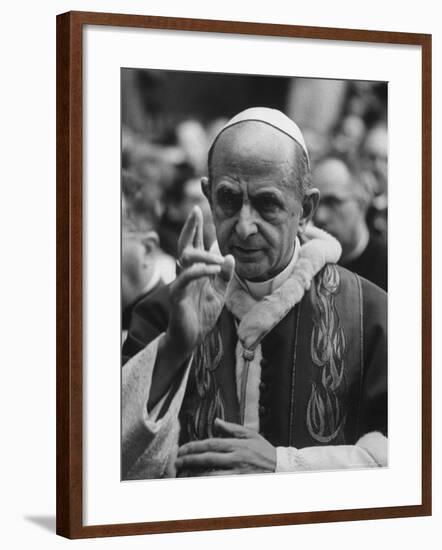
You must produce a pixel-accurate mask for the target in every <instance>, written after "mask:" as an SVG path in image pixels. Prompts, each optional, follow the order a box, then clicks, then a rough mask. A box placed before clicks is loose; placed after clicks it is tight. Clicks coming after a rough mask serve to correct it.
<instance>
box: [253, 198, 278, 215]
mask: <svg viewBox="0 0 442 550" xmlns="http://www.w3.org/2000/svg"><path fill="white" fill-rule="evenodd" d="M253 203H254V207H255V208H256V209H257V210H258V211H259V212H263V213H264V214H272V213H274V212H277V211H278V210H279V204H278V203H277V202H276V201H275V200H274V199H273V198H268V197H259V198H256V199H255V200H254V201H253Z"/></svg>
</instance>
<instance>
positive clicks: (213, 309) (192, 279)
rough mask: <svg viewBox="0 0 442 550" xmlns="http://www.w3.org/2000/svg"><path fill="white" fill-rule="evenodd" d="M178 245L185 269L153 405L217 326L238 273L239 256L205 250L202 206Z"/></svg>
mask: <svg viewBox="0 0 442 550" xmlns="http://www.w3.org/2000/svg"><path fill="white" fill-rule="evenodd" d="M178 249H179V262H180V264H181V268H182V270H181V272H180V273H179V275H178V277H177V278H176V279H175V281H174V282H173V283H172V284H171V286H170V302H171V308H170V316H169V324H168V327H167V330H166V333H165V335H164V337H163V338H162V340H161V342H160V344H159V348H158V355H157V360H156V363H155V368H154V371H153V377H152V386H151V390H150V394H149V402H148V410H151V409H152V408H153V407H154V406H155V405H156V403H158V401H159V400H160V398H161V397H162V396H163V395H164V394H165V393H166V392H167V390H168V389H169V388H170V386H171V384H172V382H173V380H174V378H175V376H176V374H177V373H178V372H179V371H180V368H181V367H182V366H183V365H184V364H185V362H186V360H187V359H189V358H190V356H191V355H192V353H193V351H194V349H195V347H196V346H197V345H198V344H199V343H200V342H201V341H202V339H203V338H204V337H205V336H206V334H207V333H208V332H210V331H211V330H212V328H213V327H214V325H215V323H216V321H217V319H218V317H219V315H220V313H221V310H222V308H223V306H224V301H225V298H226V293H227V289H228V287H229V283H230V281H231V280H232V277H233V270H234V265H235V261H234V259H233V256H230V255H228V256H226V257H223V256H220V255H218V254H212V253H210V252H207V251H206V250H204V244H203V215H202V212H201V210H200V209H199V208H198V207H197V206H196V207H195V208H194V209H193V211H192V213H191V214H190V216H189V217H188V219H187V221H186V223H185V225H184V227H183V230H182V232H181V235H180V238H179V241H178Z"/></svg>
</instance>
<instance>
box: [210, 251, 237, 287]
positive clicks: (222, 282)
mask: <svg viewBox="0 0 442 550" xmlns="http://www.w3.org/2000/svg"><path fill="white" fill-rule="evenodd" d="M234 268H235V259H234V257H233V256H232V255H230V254H228V255H227V256H225V258H224V263H223V265H222V266H221V271H220V272H219V274H218V275H217V276H216V277H215V281H214V283H215V287H216V289H217V290H218V292H221V293H222V294H224V293H225V292H226V291H227V288H228V286H229V284H230V281H231V280H232V277H233V270H234Z"/></svg>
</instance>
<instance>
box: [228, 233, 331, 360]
mask: <svg viewBox="0 0 442 550" xmlns="http://www.w3.org/2000/svg"><path fill="white" fill-rule="evenodd" d="M304 236H305V238H307V239H310V240H309V241H308V242H306V243H305V244H304V245H303V246H301V250H300V253H299V259H298V261H297V262H296V264H295V267H294V269H293V271H292V274H291V275H290V277H289V278H288V279H287V280H286V281H285V282H284V283H283V284H282V285H281V286H280V287H279V288H277V289H276V290H275V291H274V292H273V293H272V294H270V295H269V296H266V297H264V298H263V299H262V300H259V301H257V300H255V299H254V298H253V297H252V296H250V294H249V293H248V292H246V291H245V290H244V289H243V288H242V286H241V285H240V284H239V282H238V281H237V280H236V279H233V280H232V283H231V285H230V288H229V293H228V296H227V299H226V306H227V308H228V309H229V310H230V311H231V312H232V313H233V314H234V315H235V317H236V318H237V319H239V320H240V323H239V326H238V338H239V339H240V340H241V342H242V345H243V346H244V348H246V349H251V350H253V349H255V348H256V347H257V345H258V344H259V342H260V341H261V340H262V339H263V338H264V337H265V336H266V335H267V334H268V333H269V332H270V331H271V330H272V329H273V328H274V327H275V326H276V325H277V324H278V323H279V321H281V319H283V318H284V317H285V316H286V315H287V313H288V312H289V311H290V310H291V309H292V308H293V307H294V306H295V305H296V304H297V303H299V302H300V301H301V300H302V298H303V296H304V294H305V292H306V290H308V289H309V288H310V285H311V282H312V279H313V277H314V276H315V275H316V274H317V273H318V272H319V271H320V270H321V269H322V268H323V267H324V266H325V265H326V264H327V263H336V262H337V261H338V260H339V257H340V255H341V250H342V249H341V245H340V244H339V243H338V241H337V240H336V239H335V238H334V237H332V236H331V235H329V234H328V233H326V232H325V231H322V230H321V229H318V228H317V227H309V228H307V229H306V231H305V234H304Z"/></svg>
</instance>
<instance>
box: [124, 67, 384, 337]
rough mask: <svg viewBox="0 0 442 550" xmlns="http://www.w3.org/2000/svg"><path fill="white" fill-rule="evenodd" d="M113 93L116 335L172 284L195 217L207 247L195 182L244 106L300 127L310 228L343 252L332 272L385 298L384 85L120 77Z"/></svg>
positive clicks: (207, 226)
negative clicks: (143, 302) (118, 220)
mask: <svg viewBox="0 0 442 550" xmlns="http://www.w3.org/2000/svg"><path fill="white" fill-rule="evenodd" d="M121 91H122V135H121V140H122V141H121V146H122V305H123V330H127V328H128V324H129V322H130V317H131V315H132V311H133V306H134V304H136V303H137V302H138V301H139V300H140V298H142V297H144V296H146V295H147V294H149V293H151V292H153V291H154V290H155V289H156V288H158V287H159V286H161V285H163V284H167V283H168V282H170V281H172V280H173V278H174V277H175V259H176V258H177V243H178V237H179V234H180V231H181V228H182V226H183V224H184V222H185V220H186V218H187V216H188V215H189V213H190V211H191V210H192V208H193V207H194V205H198V206H200V207H201V209H202V212H203V216H204V241H205V246H206V248H207V249H208V248H210V246H211V245H212V243H213V242H214V240H215V231H214V226H213V223H212V221H211V214H210V208H209V205H208V203H207V200H206V199H205V197H204V195H203V194H202V191H201V186H200V178H201V176H204V175H207V153H208V150H209V147H210V145H211V143H212V141H213V139H214V137H215V136H216V135H217V133H218V131H219V130H220V129H221V128H222V127H223V125H224V124H225V123H226V122H227V120H229V118H231V117H232V116H233V115H235V114H236V113H238V112H239V111H241V110H242V109H245V108H247V107H252V106H262V107H272V108H277V109H280V110H282V111H283V112H285V113H286V114H287V115H288V116H289V117H291V118H292V119H293V120H295V122H296V123H297V124H298V125H299V126H300V128H301V130H302V132H303V135H304V138H305V141H306V144H307V148H308V150H309V153H310V164H311V169H312V184H313V185H314V186H315V187H318V188H319V189H320V191H321V203H320V206H319V208H318V211H317V214H316V217H315V220H314V222H315V224H316V225H318V226H319V227H322V228H323V229H325V230H327V231H329V232H330V233H331V234H333V235H334V236H335V237H336V238H337V239H338V240H339V241H340V242H341V245H342V248H343V255H342V258H341V262H340V263H342V265H345V266H346V267H348V268H349V269H352V270H353V271H355V272H358V273H360V274H361V275H363V276H365V277H366V278H368V279H371V280H372V281H373V282H374V283H375V284H377V285H379V286H381V287H382V288H384V289H385V290H387V214H388V208H387V194H388V186H387V171H388V170H387V168H388V139H387V84H386V83H383V82H365V81H343V80H327V79H307V78H283V77H263V76H249V75H220V74H210V73H185V72H181V71H180V72H172V71H171V72H169V71H153V70H135V69H124V70H123V71H122V90H121Z"/></svg>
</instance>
